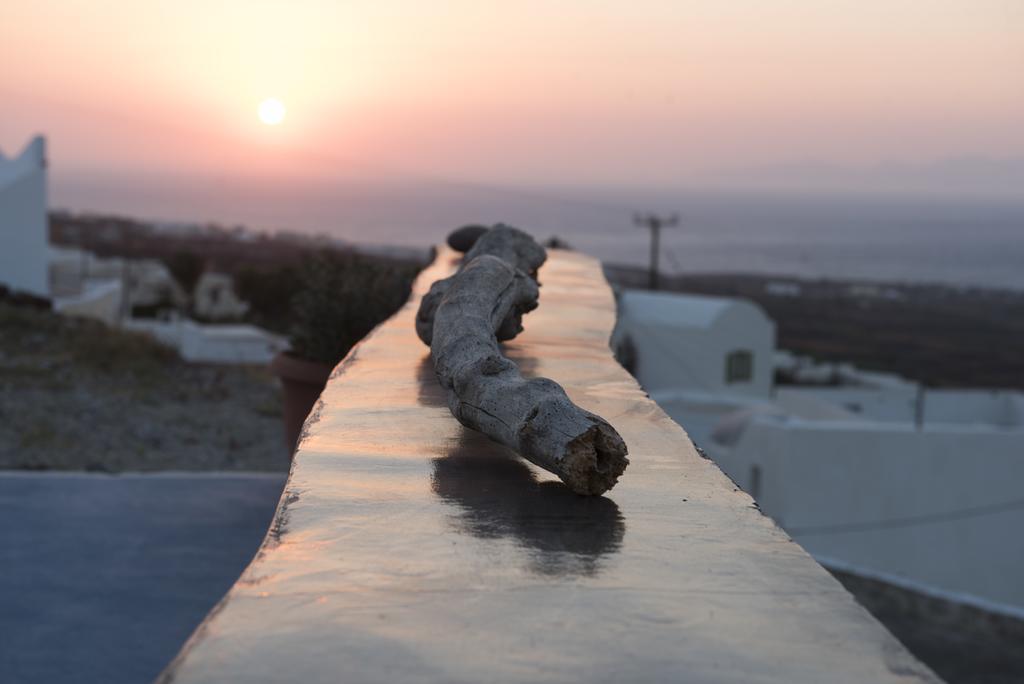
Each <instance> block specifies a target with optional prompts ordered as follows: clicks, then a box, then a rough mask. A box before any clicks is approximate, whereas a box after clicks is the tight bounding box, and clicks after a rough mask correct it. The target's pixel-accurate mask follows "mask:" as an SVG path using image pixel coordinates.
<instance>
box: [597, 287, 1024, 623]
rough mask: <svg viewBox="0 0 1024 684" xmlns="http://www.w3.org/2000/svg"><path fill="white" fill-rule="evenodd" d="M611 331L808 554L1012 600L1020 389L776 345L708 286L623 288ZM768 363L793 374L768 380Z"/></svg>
mask: <svg viewBox="0 0 1024 684" xmlns="http://www.w3.org/2000/svg"><path fill="white" fill-rule="evenodd" d="M612 344H613V348H615V349H616V352H617V355H618V356H619V357H620V359H621V360H622V361H623V362H624V364H625V365H627V366H632V368H631V370H632V371H633V372H634V375H636V377H637V379H638V380H639V381H640V384H641V385H643V386H644V388H645V389H647V390H648V392H650V394H651V397H652V398H653V399H654V400H655V401H657V402H658V404H659V405H660V406H661V407H662V408H663V409H664V410H665V412H666V413H668V414H669V415H670V416H671V417H672V418H673V419H675V420H676V422H678V423H679V424H680V425H682V426H683V428H684V429H685V430H686V431H687V433H688V434H689V435H690V437H691V438H692V439H693V440H694V441H695V442H696V443H697V444H698V445H699V446H701V447H703V448H704V449H705V450H706V451H707V452H708V454H709V455H710V456H711V457H712V458H713V459H714V460H715V461H716V462H717V463H718V464H719V466H721V467H722V469H723V470H724V471H725V472H726V473H727V474H728V475H729V476H730V477H731V478H732V479H733V480H734V481H735V482H736V483H737V484H738V485H740V486H741V487H743V488H744V489H746V490H747V491H748V492H749V493H750V494H751V495H752V496H753V497H754V498H755V499H757V501H758V504H759V505H760V507H761V509H762V510H763V511H764V512H765V513H766V514H768V515H770V516H772V517H773V518H775V520H776V521H777V522H778V523H779V524H780V525H782V526H783V527H784V528H785V529H786V530H787V531H788V532H789V534H791V535H792V536H793V537H794V538H795V539H796V540H797V541H798V542H800V543H801V544H802V545H803V546H804V547H805V548H807V550H808V551H810V552H811V553H812V554H814V555H815V557H816V558H818V560H819V561H821V562H822V563H823V564H825V565H828V566H830V567H835V568H837V569H841V570H846V571H849V572H854V573H856V574H860V575H863V576H868V577H874V578H877V579H881V580H883V581H887V582H889V583H892V584H896V585H903V586H906V587H908V588H912V589H914V590H916V591H918V592H923V593H926V594H932V595H937V596H941V597H944V598H946V599H950V600H954V601H958V602H962V603H968V604H971V605H975V606H978V607H981V608H983V609H988V610H993V611H997V612H1003V613H1011V614H1015V615H1020V616H1024V582H1021V580H1020V577H1021V569H1022V568H1024V544H1022V543H1019V542H1018V541H1017V539H1018V537H1019V530H1020V529H1021V528H1024V496H1022V495H1021V493H1020V492H1021V483H1022V482H1024V393H1021V392H1009V391H995V390H925V389H924V388H922V387H921V386H920V385H918V384H917V383H914V382H911V381H909V380H906V379H905V378H900V377H898V376H894V375H890V374H885V373H874V372H867V371H862V370H859V369H857V368H855V367H853V366H852V365H850V364H845V363H827V364H821V363H815V362H814V361H812V360H811V359H808V358H802V357H797V356H795V355H793V354H790V353H788V352H784V351H777V350H776V349H775V346H774V325H773V324H772V322H771V321H770V320H768V319H767V317H765V316H764V314H763V313H762V312H761V311H760V309H758V308H757V307H755V306H753V305H752V304H749V303H746V302H742V301H739V300H733V299H725V298H717V297H693V296H689V295H686V296H680V295H672V294H654V293H641V292H626V293H624V294H623V295H622V296H621V299H620V303H619V323H618V325H617V327H616V330H615V334H614V336H613V338H612ZM736 352H745V353H748V354H749V356H750V359H751V363H750V365H749V367H748V365H747V363H746V361H744V362H742V363H741V364H740V368H739V369H738V370H737V368H735V367H734V366H731V364H730V358H736V357H735V356H731V355H733V354H735V353H736ZM733 363H734V362H733ZM776 368H777V369H778V370H779V371H780V374H781V375H782V376H784V377H788V378H790V379H791V380H792V381H794V382H795V383H796V384H789V385H780V386H773V382H772V378H773V376H774V370H775V369H776ZM748 371H749V378H745V377H744V376H746V375H748ZM737 375H738V376H740V378H737ZM737 379H739V381H736V380H737Z"/></svg>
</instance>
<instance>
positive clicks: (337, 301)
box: [271, 252, 418, 451]
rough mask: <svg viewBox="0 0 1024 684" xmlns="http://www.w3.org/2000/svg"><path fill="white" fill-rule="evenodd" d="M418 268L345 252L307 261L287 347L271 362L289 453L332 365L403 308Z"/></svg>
mask: <svg viewBox="0 0 1024 684" xmlns="http://www.w3.org/2000/svg"><path fill="white" fill-rule="evenodd" d="M417 270H418V267H417V266H416V265H414V264H410V263H406V262H393V261H386V260H383V259H379V258H374V257H368V256H361V255H357V254H354V253H349V252H322V253H319V254H316V255H315V256H312V257H309V258H307V259H306V260H305V262H304V263H303V265H302V268H301V269H300V272H299V278H298V280H299V284H298V291H297V292H296V293H295V295H294V296H293V297H292V298H291V307H290V309H291V310H290V319H291V334H290V336H289V339H290V345H289V349H288V350H287V351H285V352H282V353H280V354H278V355H277V356H276V357H275V358H274V359H273V361H272V362H271V369H272V371H273V372H274V373H275V374H276V375H277V376H278V377H279V378H280V379H281V385H282V388H283V392H284V421H285V436H286V439H287V440H288V446H289V448H290V449H291V450H292V451H294V450H295V446H296V444H297V443H298V439H299V436H300V434H301V432H302V425H303V423H304V422H305V420H306V417H307V416H308V415H309V412H310V411H311V410H312V409H313V405H314V404H315V403H316V400H317V398H318V397H319V396H320V393H321V392H322V391H323V388H324V386H325V385H326V384H327V379H328V377H329V376H330V374H331V371H332V370H333V368H334V366H335V365H337V364H338V362H340V361H341V360H342V359H343V358H344V357H345V355H346V354H348V352H349V350H350V349H352V347H353V346H355V344H356V343H357V342H358V341H359V340H361V339H362V338H363V337H365V336H366V335H367V334H368V333H369V332H370V331H371V330H372V329H373V328H374V327H375V326H376V325H377V324H378V323H380V322H381V321H383V320H385V319H386V318H388V317H389V316H390V315H391V314H393V313H394V312H395V311H397V310H398V309H399V307H401V306H402V304H403V303H404V302H405V300H406V299H407V298H408V296H409V290H410V288H411V286H412V280H413V278H414V277H415V275H416V272H417Z"/></svg>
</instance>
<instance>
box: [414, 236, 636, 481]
mask: <svg viewBox="0 0 1024 684" xmlns="http://www.w3.org/2000/svg"><path fill="white" fill-rule="evenodd" d="M546 257H547V255H546V253H545V251H544V248H543V247H541V246H540V245H538V244H537V243H536V242H535V241H534V240H533V238H532V237H530V236H529V235H528V234H526V233H524V232H522V231H520V230H517V229H515V228H510V227H507V226H497V227H495V228H492V229H491V230H489V231H487V233H485V234H484V235H482V236H481V237H480V238H479V239H478V240H477V241H476V243H475V244H474V245H473V248H472V249H471V250H470V251H469V252H468V253H467V254H466V258H465V261H464V263H463V266H462V267H461V268H460V269H459V271H458V272H457V273H456V274H455V275H453V276H451V277H450V278H445V279H444V280H439V281H437V282H436V283H434V284H433V286H431V289H430V292H429V293H428V294H426V295H425V296H424V297H423V301H422V302H421V303H420V310H419V312H418V314H417V317H416V330H417V333H418V334H419V336H420V339H422V340H423V341H424V342H425V343H426V344H428V345H430V351H431V357H432V359H433V361H434V371H435V373H436V374H437V378H438V380H439V381H440V383H441V385H442V386H443V387H444V388H445V390H446V392H447V395H448V407H449V408H450V409H451V412H452V414H453V415H454V416H455V417H456V418H457V419H458V420H459V422H460V423H462V424H463V425H465V426H467V427H469V428H472V429H474V430H479V431H480V432H482V433H484V434H486V435H487V436H489V437H490V438H492V439H494V440H495V441H498V442H500V443H502V444H504V445H506V446H508V447H510V448H512V449H515V450H516V451H517V452H519V454H520V455H521V456H523V457H524V458H526V459H527V460H528V461H530V462H532V463H534V464H536V465H538V466H540V467H541V468H544V469H545V470H548V471H550V472H552V473H554V474H556V475H558V476H559V477H560V478H561V479H562V481H563V482H565V483H566V484H567V485H568V486H569V487H570V488H571V489H572V490H573V491H575V492H576V493H578V494H602V493H604V492H605V491H607V490H608V489H610V488H611V487H613V486H614V485H615V482H616V481H617V480H618V478H619V476H620V475H621V474H622V473H623V471H624V470H625V469H626V465H627V464H628V463H629V460H628V459H627V458H626V444H625V442H623V440H622V438H621V437H620V436H619V434H618V433H617V432H616V431H615V429H614V428H613V427H612V426H611V425H609V424H608V422H607V421H605V420H604V419H603V418H601V417H600V416H596V415H594V414H593V413H590V412H589V411H585V410H583V409H581V408H580V407H578V406H576V405H575V404H574V403H572V401H571V400H570V399H569V397H568V396H567V395H566V393H565V390H563V389H562V387H561V386H560V385H559V384H558V383H556V382H554V381H553V380H549V379H547V378H532V379H529V380H527V379H525V378H523V376H522V375H521V374H520V373H519V368H518V367H517V366H516V364H515V363H513V362H512V361H510V360H509V359H507V358H505V357H504V356H502V354H501V349H500V348H499V346H498V341H499V340H506V339H511V338H512V337H515V335H516V334H518V333H519V332H520V331H521V330H522V316H523V314H525V313H526V312H528V311H531V310H532V309H534V308H536V306H537V298H538V294H539V290H538V283H537V281H536V274H537V270H538V269H539V268H540V266H541V264H543V263H544V260H545V259H546Z"/></svg>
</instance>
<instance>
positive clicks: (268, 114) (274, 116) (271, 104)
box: [257, 97, 285, 126]
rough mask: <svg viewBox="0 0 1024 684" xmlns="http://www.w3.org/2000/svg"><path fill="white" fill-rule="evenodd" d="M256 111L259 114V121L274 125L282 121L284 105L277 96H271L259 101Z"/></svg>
mask: <svg viewBox="0 0 1024 684" xmlns="http://www.w3.org/2000/svg"><path fill="white" fill-rule="evenodd" d="M257 111H258V113H259V116H260V121H262V122H263V123H265V124H267V125H268V126H276V125H277V124H279V123H281V122H282V121H284V113H285V109H284V105H283V104H282V103H281V101H280V100H278V99H277V98H273V97H271V98H268V99H266V100H264V101H263V102H260V106H259V109H258V110H257Z"/></svg>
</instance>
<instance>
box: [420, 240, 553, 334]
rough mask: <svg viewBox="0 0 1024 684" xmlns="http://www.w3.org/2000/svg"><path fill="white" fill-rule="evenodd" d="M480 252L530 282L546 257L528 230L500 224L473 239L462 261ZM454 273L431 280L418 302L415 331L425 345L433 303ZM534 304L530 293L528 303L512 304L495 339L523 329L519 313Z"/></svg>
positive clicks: (437, 302) (432, 319)
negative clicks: (527, 278)
mask: <svg viewBox="0 0 1024 684" xmlns="http://www.w3.org/2000/svg"><path fill="white" fill-rule="evenodd" d="M482 254H490V255H492V256H496V257H498V258H499V259H501V260H502V261H505V262H507V263H509V264H511V265H512V266H513V267H514V268H517V269H519V270H520V271H522V272H523V273H526V274H527V275H529V276H530V277H531V278H532V279H533V280H534V282H536V280H537V270H538V269H539V268H540V267H541V265H542V264H543V263H544V261H545V260H546V259H547V258H548V255H547V252H546V251H545V250H544V248H543V247H541V246H540V245H538V244H537V242H536V241H535V240H534V239H533V238H532V237H530V235H529V234H528V233H524V232H523V231H521V230H519V229H518V228H513V227H511V226H504V225H501V224H498V225H497V226H495V227H494V228H491V229H490V230H488V231H487V232H486V233H484V234H483V235H481V236H480V237H479V238H477V239H476V241H475V242H474V243H473V247H472V248H471V249H470V250H469V251H468V252H467V253H466V257H465V259H464V260H463V264H468V263H470V262H471V261H472V260H473V259H475V258H476V257H478V256H480V255H482ZM457 275H458V274H456V275H454V276H451V277H449V278H445V279H443V280H438V281H437V282H435V283H434V284H433V285H431V286H430V291H429V292H427V294H425V295H424V296H423V300H422V301H421V302H420V308H419V311H418V312H417V314H416V334H417V335H419V338H420V339H421V340H423V343H424V344H426V345H429V344H430V339H431V336H432V335H433V333H434V311H436V310H437V305H438V304H440V303H441V299H442V298H443V297H444V295H445V293H446V292H447V291H448V288H449V287H450V286H451V283H452V281H453V280H454V278H455V277H456V276H457ZM536 305H537V298H536V297H534V300H533V303H532V304H527V303H523V304H522V305H521V306H519V307H516V308H513V309H512V310H511V311H510V312H509V314H508V318H507V319H506V320H504V321H502V325H501V326H500V327H499V329H498V330H497V331H496V333H495V334H496V335H497V337H498V340H500V341H504V340H511V339H512V338H513V337H515V336H516V335H518V334H519V333H520V332H521V331H522V329H523V326H522V316H523V314H524V313H526V312H527V311H531V310H532V309H534V308H535V307H536Z"/></svg>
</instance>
